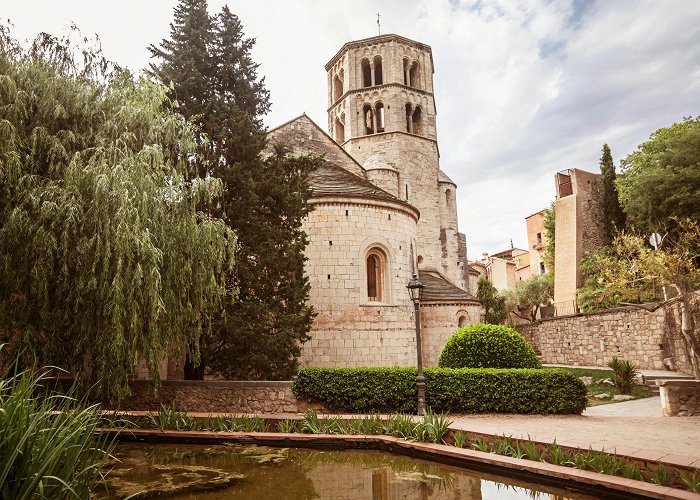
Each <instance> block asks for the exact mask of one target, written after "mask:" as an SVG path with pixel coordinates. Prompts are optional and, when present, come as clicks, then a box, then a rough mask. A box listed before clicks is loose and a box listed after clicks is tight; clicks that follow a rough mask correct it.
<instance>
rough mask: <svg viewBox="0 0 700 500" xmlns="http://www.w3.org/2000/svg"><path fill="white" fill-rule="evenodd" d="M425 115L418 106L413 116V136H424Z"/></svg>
mask: <svg viewBox="0 0 700 500" xmlns="http://www.w3.org/2000/svg"><path fill="white" fill-rule="evenodd" d="M422 120H423V114H422V112H421V109H420V106H417V107H416V109H414V110H413V115H412V119H411V122H412V123H411V124H412V126H413V127H412V128H413V130H411V133H412V134H416V135H423V121H422Z"/></svg>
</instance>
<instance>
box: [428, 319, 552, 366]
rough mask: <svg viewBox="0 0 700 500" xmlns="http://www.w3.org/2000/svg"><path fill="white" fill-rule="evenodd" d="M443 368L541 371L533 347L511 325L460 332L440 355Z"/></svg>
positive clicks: (491, 326)
mask: <svg viewBox="0 0 700 500" xmlns="http://www.w3.org/2000/svg"><path fill="white" fill-rule="evenodd" d="M438 366H440V367H441V368H541V367H542V365H541V364H540V361H539V360H538V359H537V356H536V355H535V351H533V349H532V347H531V346H530V344H528V343H527V341H526V340H525V339H524V338H523V336H522V335H520V334H519V333H518V332H516V331H515V330H513V329H512V328H509V327H507V326H500V325H489V324H479V325H470V326H466V327H464V328H460V329H459V330H457V331H456V332H455V333H454V334H453V335H452V337H450V338H449V340H448V341H447V343H446V344H445V347H444V348H443V350H442V353H440V361H439V365H438Z"/></svg>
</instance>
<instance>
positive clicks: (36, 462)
mask: <svg viewBox="0 0 700 500" xmlns="http://www.w3.org/2000/svg"><path fill="white" fill-rule="evenodd" d="M51 381H52V379H51V377H50V376H49V371H48V370H45V371H43V372H40V373H38V374H36V373H30V372H20V373H17V374H10V373H5V374H3V376H2V378H1V379H0V436H1V439H0V498H8V499H9V498H12V499H15V500H23V499H30V498H52V499H64V498H90V495H91V491H92V490H93V488H94V487H95V486H96V485H97V483H98V482H100V481H101V480H102V479H103V470H105V466H106V464H107V461H108V459H110V458H111V452H112V450H113V448H114V441H113V438H111V437H108V435H107V434H101V435H97V436H96V435H95V429H96V428H97V427H98V426H99V424H100V422H101V421H103V419H102V417H101V415H100V409H99V406H98V405H92V406H87V405H85V404H83V402H81V401H78V400H76V399H75V398H74V397H73V394H74V391H73V390H72V389H71V390H70V391H69V392H68V394H67V395H60V394H51V393H50V392H49V391H48V390H47V389H46V386H47V385H48V384H49V383H50V382H51Z"/></svg>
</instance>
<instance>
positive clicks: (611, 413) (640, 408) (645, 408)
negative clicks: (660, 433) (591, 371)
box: [583, 396, 664, 417]
mask: <svg viewBox="0 0 700 500" xmlns="http://www.w3.org/2000/svg"><path fill="white" fill-rule="evenodd" d="M583 415H584V416H586V417H663V416H664V415H663V412H662V411H661V398H660V397H659V396H655V397H652V398H643V399H633V400H631V401H625V402H622V403H610V404H606V405H598V406H591V407H590V408H587V409H586V410H585V411H584V412H583Z"/></svg>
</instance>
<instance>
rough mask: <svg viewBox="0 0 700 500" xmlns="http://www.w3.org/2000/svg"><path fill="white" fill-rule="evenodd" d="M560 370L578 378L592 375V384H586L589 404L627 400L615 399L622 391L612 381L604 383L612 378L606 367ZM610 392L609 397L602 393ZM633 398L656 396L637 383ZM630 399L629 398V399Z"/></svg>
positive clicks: (596, 404) (611, 373)
mask: <svg viewBox="0 0 700 500" xmlns="http://www.w3.org/2000/svg"><path fill="white" fill-rule="evenodd" d="M557 369H558V370H564V371H566V372H568V373H570V374H572V375H573V376H574V377H576V378H580V377H591V379H592V382H593V383H591V384H588V385H586V393H587V398H588V406H599V405H605V404H611V403H620V402H623V401H625V400H615V399H613V398H614V397H615V396H617V395H619V394H621V393H620V391H619V390H618V389H617V388H616V387H615V386H614V385H611V383H607V384H606V383H602V381H603V380H610V379H611V378H612V375H613V372H612V370H608V369H604V368H600V369H597V368H557ZM604 394H608V397H601V395H604ZM630 396H632V398H631V399H643V398H650V397H652V396H654V393H653V392H652V391H651V389H650V388H649V387H648V386H646V385H635V386H634V387H633V388H632V394H630ZM627 401H629V399H628V400H627Z"/></svg>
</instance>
